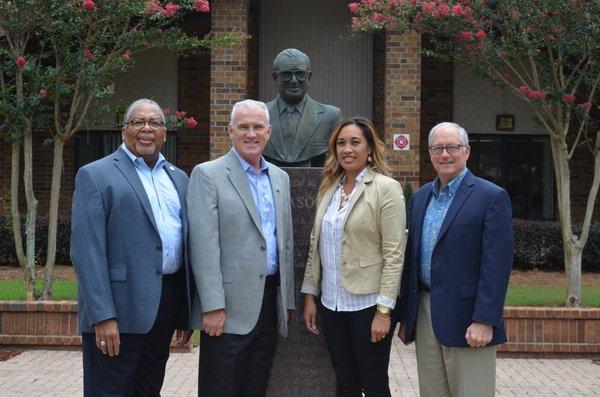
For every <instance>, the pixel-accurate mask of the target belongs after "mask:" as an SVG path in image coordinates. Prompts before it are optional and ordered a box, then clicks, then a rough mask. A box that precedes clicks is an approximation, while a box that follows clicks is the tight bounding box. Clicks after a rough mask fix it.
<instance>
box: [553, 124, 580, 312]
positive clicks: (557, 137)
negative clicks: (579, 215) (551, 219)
mask: <svg viewBox="0 0 600 397" xmlns="http://www.w3.org/2000/svg"><path fill="white" fill-rule="evenodd" d="M550 144H551V146H552V160H553V162H554V175H555V178H556V192H557V196H558V197H557V202H558V215H559V220H560V228H561V235H562V241H563V252H564V256H563V258H564V261H565V276H566V279H567V299H566V301H565V305H566V306H570V307H574V306H580V305H581V254H582V251H583V250H582V248H581V243H580V241H579V238H578V237H577V236H575V235H574V234H573V227H572V223H571V219H572V218H571V170H570V168H569V158H568V150H567V144H566V141H565V136H564V135H561V134H560V133H558V134H557V133H553V134H550Z"/></svg>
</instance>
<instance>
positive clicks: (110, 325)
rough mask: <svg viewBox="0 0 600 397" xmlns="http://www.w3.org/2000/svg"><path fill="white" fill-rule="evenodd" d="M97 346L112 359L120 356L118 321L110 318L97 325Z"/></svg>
mask: <svg viewBox="0 0 600 397" xmlns="http://www.w3.org/2000/svg"><path fill="white" fill-rule="evenodd" d="M95 327H96V346H98V349H100V350H102V353H103V354H108V355H109V356H111V357H114V356H118V355H119V346H120V345H121V340H120V338H119V325H118V324H117V320H116V319H114V318H109V319H108V320H104V321H100V322H99V323H96V325H95Z"/></svg>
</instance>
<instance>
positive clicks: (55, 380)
mask: <svg viewBox="0 0 600 397" xmlns="http://www.w3.org/2000/svg"><path fill="white" fill-rule="evenodd" d="M197 376H198V352H197V350H196V351H195V352H193V353H174V354H172V355H171V358H170V359H169V363H168V367H167V376H166V379H165V385H164V387H163V390H162V395H163V396H178V397H179V396H195V395H196V384H197ZM390 388H391V390H392V396H418V394H419V393H418V389H419V386H418V380H417V363H416V359H415V355H414V345H412V346H409V347H405V346H404V345H402V343H400V342H399V340H398V339H396V338H395V339H394V345H393V346H392V355H391V362H390ZM81 395H82V369H81V353H80V352H78V351H64V350H29V351H25V352H23V353H22V354H21V355H19V356H17V357H15V358H12V359H10V360H8V361H4V362H0V396H2V397H34V396H57V397H58V396H60V397H64V396H81ZM307 395H313V393H311V392H310V391H307ZM314 395H318V393H317V392H316V391H315V393H314ZM496 395H498V396H569V397H571V396H600V365H597V364H595V363H594V362H592V360H590V359H513V358H500V359H498V372H497V381H496ZM323 397H327V396H323Z"/></svg>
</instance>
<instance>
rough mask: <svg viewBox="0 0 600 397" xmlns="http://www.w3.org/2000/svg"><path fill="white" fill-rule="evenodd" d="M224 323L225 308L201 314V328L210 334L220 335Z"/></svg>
mask: <svg viewBox="0 0 600 397" xmlns="http://www.w3.org/2000/svg"><path fill="white" fill-rule="evenodd" d="M223 325H225V310H223V309H217V310H213V311H211V312H206V313H204V314H203V315H202V329H204V332H206V333H207V334H209V335H210V336H221V334H222V333H223Z"/></svg>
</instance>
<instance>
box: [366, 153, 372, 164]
mask: <svg viewBox="0 0 600 397" xmlns="http://www.w3.org/2000/svg"><path fill="white" fill-rule="evenodd" d="M371 161H373V159H372V158H371V155H369V157H367V162H368V163H369V164H371Z"/></svg>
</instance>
